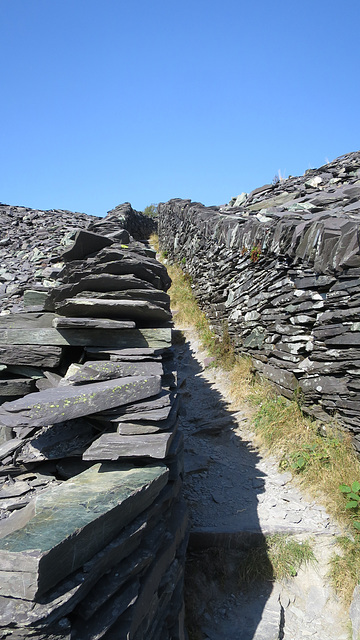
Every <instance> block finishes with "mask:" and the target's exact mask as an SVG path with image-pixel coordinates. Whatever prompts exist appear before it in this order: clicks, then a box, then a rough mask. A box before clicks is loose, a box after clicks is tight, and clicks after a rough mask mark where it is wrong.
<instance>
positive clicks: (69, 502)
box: [0, 463, 168, 600]
mask: <svg viewBox="0 0 360 640" xmlns="http://www.w3.org/2000/svg"><path fill="white" fill-rule="evenodd" d="M167 476H168V471H167V469H166V467H165V466H161V465H149V466H147V467H144V468H139V467H135V468H134V467H131V466H129V465H119V464H116V465H114V464H111V463H105V464H96V465H94V466H93V467H91V468H90V469H88V470H87V471H85V472H84V473H82V474H80V475H78V476H76V477H75V478H72V479H71V480H68V481H67V482H64V483H63V484H62V485H60V486H57V487H55V488H52V489H49V490H48V491H46V492H45V493H43V494H41V495H39V496H37V498H36V499H35V515H34V516H33V517H32V518H31V520H30V521H29V522H28V524H27V525H26V526H25V527H23V528H22V529H20V530H18V531H15V532H13V533H12V534H11V535H10V536H6V537H5V538H2V539H1V540H0V566H1V569H0V595H5V596H14V597H20V598H22V599H25V600H32V599H34V598H35V597H37V596H39V595H41V594H42V593H44V592H45V591H47V590H48V589H50V588H51V587H53V586H54V585H55V584H57V583H58V582H59V581H60V580H62V579H63V578H65V577H66V576H67V575H69V574H70V573H72V572H73V571H75V570H76V569H78V568H79V567H81V566H82V565H83V564H84V562H86V561H87V560H89V559H90V558H91V557H92V556H93V555H94V554H95V553H97V552H98V551H100V549H102V548H103V547H104V546H105V545H107V544H109V542H110V541H111V540H112V539H113V538H114V537H115V536H116V535H117V534H118V533H119V532H120V530H121V529H122V528H123V527H125V526H126V525H127V524H128V523H129V522H130V521H131V520H133V519H134V518H135V517H136V516H137V515H138V514H139V513H141V512H142V511H144V510H145V509H146V508H147V507H148V506H149V505H150V504H151V503H152V502H153V500H154V499H155V498H156V496H157V495H158V494H159V493H160V491H161V489H162V488H163V487H164V486H165V485H166V482H167Z"/></svg>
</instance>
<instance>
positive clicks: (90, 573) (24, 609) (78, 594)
mask: <svg viewBox="0 0 360 640" xmlns="http://www.w3.org/2000/svg"><path fill="white" fill-rule="evenodd" d="M145 514H146V512H144V515H143V514H141V515H140V516H138V518H136V519H135V520H134V522H132V523H131V524H130V525H128V526H127V527H125V528H124V529H123V531H122V532H121V533H120V534H119V535H118V536H117V537H116V538H114V540H113V541H112V542H110V543H109V544H108V545H107V546H106V547H104V549H101V551H99V552H98V553H97V554H96V555H95V556H93V558H92V559H91V560H90V561H89V562H87V563H85V565H84V568H83V569H80V570H79V571H78V572H76V573H74V574H72V575H71V576H70V577H68V578H65V579H64V580H62V581H61V582H60V583H59V584H58V585H56V587H54V588H53V589H50V591H48V592H47V593H46V594H44V595H43V596H40V598H38V601H37V602H32V601H29V600H22V599H20V598H18V597H16V598H11V597H8V596H0V627H1V628H2V627H5V626H11V625H12V624H13V622H14V620H16V622H17V624H18V625H27V628H29V627H28V625H30V624H31V625H37V626H38V627H40V628H41V627H44V628H45V629H47V628H48V627H49V625H50V624H52V623H53V622H56V621H57V620H59V619H61V618H62V617H63V616H64V615H67V614H68V613H70V612H71V611H72V610H73V609H74V607H76V605H79V604H80V606H83V602H84V598H86V596H87V594H88V592H89V591H90V590H91V588H92V587H93V586H94V585H95V584H96V583H97V582H98V581H99V578H101V577H102V576H103V575H104V574H106V573H107V572H108V571H110V570H111V569H113V567H114V565H116V566H118V565H117V563H119V562H120V561H121V565H120V566H121V567H122V566H123V565H124V564H125V567H124V568H125V570H126V568H127V567H126V565H127V556H130V558H132V556H133V554H134V550H135V549H136V550H137V548H138V546H139V543H140V541H141V540H142V539H143V536H144V533H145V531H146V524H147V523H146V515H145ZM17 515H19V514H17ZM135 554H136V556H137V557H139V556H140V553H139V551H136V552H135ZM124 558H126V559H125V560H124ZM90 601H91V600H90ZM86 602H87V600H86ZM84 609H85V610H86V605H84Z"/></svg>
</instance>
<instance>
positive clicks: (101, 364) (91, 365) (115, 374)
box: [61, 360, 163, 385]
mask: <svg viewBox="0 0 360 640" xmlns="http://www.w3.org/2000/svg"><path fill="white" fill-rule="evenodd" d="M75 368H76V369H77V371H75V370H74V373H73V374H72V375H68V372H67V373H66V375H65V378H64V379H63V381H62V382H61V384H62V385H65V384H84V383H88V382H91V381H93V382H95V381H101V380H111V379H113V378H124V377H127V376H161V375H162V374H163V366H162V363H161V362H109V361H107V360H95V361H91V360H89V361H88V362H86V363H85V364H84V365H76V366H75V367H74V369H75ZM68 371H69V370H68Z"/></svg>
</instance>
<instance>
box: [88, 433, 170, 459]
mask: <svg viewBox="0 0 360 640" xmlns="http://www.w3.org/2000/svg"><path fill="white" fill-rule="evenodd" d="M174 435H175V431H172V432H170V433H156V434H153V433H152V434H150V435H126V436H122V435H120V434H119V433H104V434H103V435H102V436H100V438H98V439H97V440H95V442H94V443H93V444H92V445H91V446H90V447H89V449H87V450H86V451H85V452H84V454H83V460H121V459H122V458H155V459H163V458H166V457H167V455H168V453H169V449H170V445H171V442H172V440H173V437H174Z"/></svg>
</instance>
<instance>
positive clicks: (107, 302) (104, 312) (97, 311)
mask: <svg viewBox="0 0 360 640" xmlns="http://www.w3.org/2000/svg"><path fill="white" fill-rule="evenodd" d="M55 309H56V312H57V313H59V314H60V315H68V316H93V317H100V318H101V317H104V318H130V319H131V320H136V321H138V322H139V321H142V322H143V323H145V322H155V321H157V322H167V321H168V320H171V313H170V311H168V310H167V309H164V308H163V307H160V306H158V305H156V304H154V303H152V302H148V301H147V300H136V299H135V300H114V299H112V298H101V299H98V298H65V300H63V301H62V302H56V303H55Z"/></svg>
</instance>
